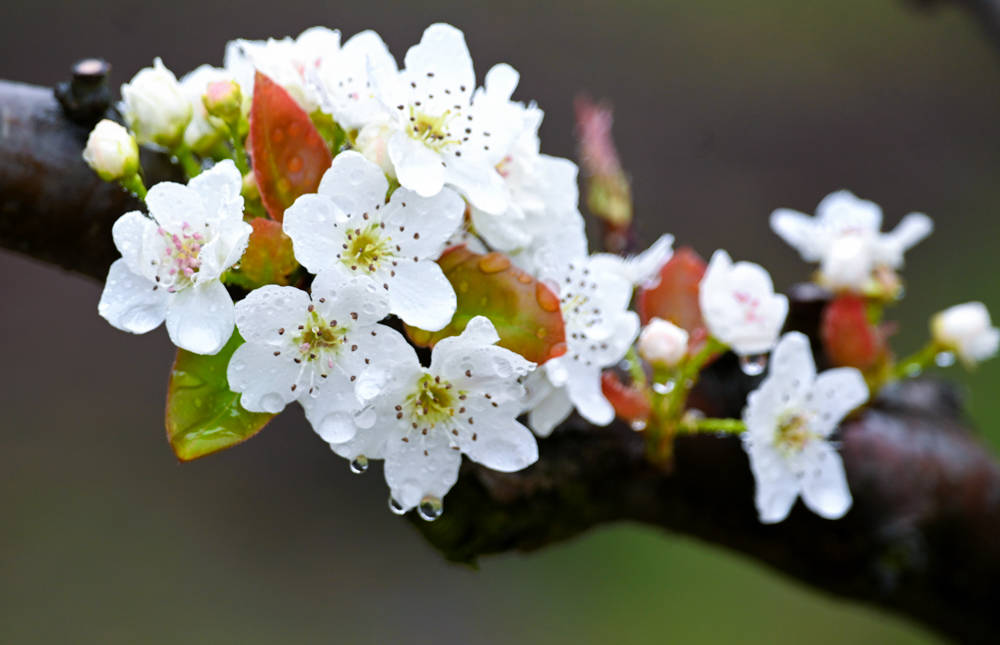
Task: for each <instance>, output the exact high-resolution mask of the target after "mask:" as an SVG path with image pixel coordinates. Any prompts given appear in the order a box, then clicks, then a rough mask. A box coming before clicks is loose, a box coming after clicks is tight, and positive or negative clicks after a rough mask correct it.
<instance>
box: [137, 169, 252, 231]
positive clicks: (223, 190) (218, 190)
mask: <svg viewBox="0 0 1000 645" xmlns="http://www.w3.org/2000/svg"><path fill="white" fill-rule="evenodd" d="M188 187H189V188H190V189H191V190H192V191H193V192H194V193H195V194H196V195H197V196H198V197H199V198H200V199H201V203H202V208H203V210H204V213H205V216H206V218H207V220H214V219H225V220H233V221H240V220H242V219H243V197H242V195H240V191H241V190H242V188H243V176H242V175H240V171H239V170H237V169H236V164H234V163H233V162H232V160H231V159H224V160H222V161H220V162H219V163H217V164H215V165H214V166H212V167H211V168H209V169H208V170H206V171H205V172H203V173H201V174H200V175H197V176H195V177H193V178H192V179H191V181H189V182H188ZM154 188H155V187H154Z"/></svg>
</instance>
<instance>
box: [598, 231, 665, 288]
mask: <svg viewBox="0 0 1000 645" xmlns="http://www.w3.org/2000/svg"><path fill="white" fill-rule="evenodd" d="M673 244H674V236H673V235H661V236H660V237H659V238H658V239H657V240H656V241H655V242H653V244H651V245H650V247H649V248H648V249H646V250H645V251H643V252H642V253H639V254H637V255H632V256H628V257H625V258H622V257H621V256H618V255H614V254H611V253H596V254H595V255H594V261H595V262H598V263H599V264H600V265H601V266H602V267H606V268H607V270H608V271H614V272H616V273H618V274H619V275H621V276H622V277H623V278H625V279H626V280H628V281H629V282H630V283H632V284H633V285H634V286H643V287H652V286H655V285H656V284H658V283H659V281H660V269H662V268H663V265H664V264H666V263H667V262H668V261H669V260H670V258H671V257H673V254H674V250H673V248H672V247H673Z"/></svg>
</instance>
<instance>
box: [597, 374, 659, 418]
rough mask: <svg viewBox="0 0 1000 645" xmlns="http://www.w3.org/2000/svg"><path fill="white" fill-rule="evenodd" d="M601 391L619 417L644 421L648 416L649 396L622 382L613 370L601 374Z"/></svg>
mask: <svg viewBox="0 0 1000 645" xmlns="http://www.w3.org/2000/svg"><path fill="white" fill-rule="evenodd" d="M601 392H603V393H604V396H605V397H606V398H607V399H608V402H609V403H611V407H613V408H614V409H615V414H616V415H617V416H618V418H619V419H624V420H625V421H645V420H646V419H648V418H649V413H650V403H649V396H648V395H647V394H646V393H645V392H643V391H642V390H640V389H638V388H636V387H634V386H632V385H625V384H624V383H622V382H621V380H619V378H618V375H616V374H615V373H614V372H604V373H602V374H601Z"/></svg>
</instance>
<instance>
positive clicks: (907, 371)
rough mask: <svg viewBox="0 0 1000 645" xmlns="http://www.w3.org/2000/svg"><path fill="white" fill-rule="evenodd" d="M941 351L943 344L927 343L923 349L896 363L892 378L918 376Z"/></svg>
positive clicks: (893, 379) (895, 379) (894, 379)
mask: <svg viewBox="0 0 1000 645" xmlns="http://www.w3.org/2000/svg"><path fill="white" fill-rule="evenodd" d="M941 351H942V350H941V346H940V345H938V344H937V343H936V342H934V341H931V342H929V343H927V345H925V346H924V347H923V349H921V350H920V351H918V352H915V353H913V354H911V355H909V356H907V357H906V358H905V359H903V360H902V361H900V362H899V364H898V365H896V368H895V369H894V370H893V371H892V377H891V379H890V380H892V381H898V380H900V379H904V378H911V377H914V376H917V375H918V374H920V372H922V371H923V370H924V368H925V367H927V366H928V365H930V364H931V363H932V362H933V361H934V357H935V356H937V355H938V354H939V353H940V352H941Z"/></svg>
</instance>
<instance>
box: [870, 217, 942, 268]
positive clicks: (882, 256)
mask: <svg viewBox="0 0 1000 645" xmlns="http://www.w3.org/2000/svg"><path fill="white" fill-rule="evenodd" d="M933 231H934V222H933V221H932V220H931V218H929V217H927V215H925V214H923V213H910V214H909V215H907V216H906V217H904V218H903V219H902V220H901V221H900V222H899V224H898V225H897V226H896V228H894V229H893V230H892V232H891V233H886V234H885V235H882V236H880V239H879V244H878V250H877V253H878V259H879V260H880V261H881V262H883V263H885V264H887V265H889V266H890V267H892V268H894V269H898V268H899V267H901V266H903V254H904V253H905V252H906V251H907V250H909V249H910V248H912V247H913V246H915V245H916V244H917V243H918V242H920V241H922V240H923V239H924V238H926V237H927V236H928V235H930V234H931V233H932V232H933Z"/></svg>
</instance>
